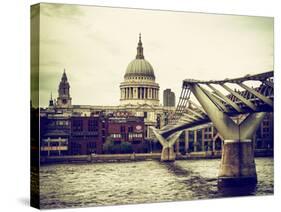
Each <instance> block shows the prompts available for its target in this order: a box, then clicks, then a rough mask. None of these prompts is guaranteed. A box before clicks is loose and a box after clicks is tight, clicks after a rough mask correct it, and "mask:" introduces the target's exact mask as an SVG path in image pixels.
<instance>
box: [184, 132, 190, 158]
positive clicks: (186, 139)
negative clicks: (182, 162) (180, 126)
mask: <svg viewBox="0 0 281 212" xmlns="http://www.w3.org/2000/svg"><path fill="white" fill-rule="evenodd" d="M184 141H185V142H184V143H185V146H184V147H185V152H186V153H188V149H189V144H188V142H189V130H185V139H184Z"/></svg>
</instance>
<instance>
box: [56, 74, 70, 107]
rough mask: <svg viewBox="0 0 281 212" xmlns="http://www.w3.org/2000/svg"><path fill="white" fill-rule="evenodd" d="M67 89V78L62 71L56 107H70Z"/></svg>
mask: <svg viewBox="0 0 281 212" xmlns="http://www.w3.org/2000/svg"><path fill="white" fill-rule="evenodd" d="M69 88H70V86H69V83H68V81H67V76H66V73H65V69H64V71H63V74H62V77H61V81H60V84H59V89H58V93H59V95H58V101H57V107H60V108H68V107H70V106H71V97H70V93H69Z"/></svg>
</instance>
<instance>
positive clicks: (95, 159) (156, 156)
mask: <svg viewBox="0 0 281 212" xmlns="http://www.w3.org/2000/svg"><path fill="white" fill-rule="evenodd" d="M272 156H273V151H272V150H255V157H272ZM160 157H161V153H138V154H134V153H133V154H110V155H109V154H108V155H107V154H91V155H68V156H47V157H40V163H41V164H42V165H44V164H57V163H58V164H60V163H107V162H130V161H143V160H160ZM220 157H221V151H215V152H211V151H208V152H191V153H187V154H185V155H183V154H177V155H176V160H200V159H217V158H220Z"/></svg>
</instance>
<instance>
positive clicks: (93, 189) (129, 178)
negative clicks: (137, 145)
mask: <svg viewBox="0 0 281 212" xmlns="http://www.w3.org/2000/svg"><path fill="white" fill-rule="evenodd" d="M219 164H220V160H217V159H212V160H180V161H175V162H174V163H161V162H159V161H140V162H124V163H122V162H118V163H97V164H59V165H47V166H41V168H40V190H41V191H40V192H41V196H40V202H41V207H42V208H62V207H86V206H98V205H115V204H129V203H130V204H134V203H150V202H163V201H176V200H178V201H179V200H196V199H208V198H221V197H228V196H237V195H238V196H240V195H272V194H273V159H272V158H257V159H256V167H257V174H258V184H257V187H256V188H255V189H254V190H251V191H247V192H246V193H239V192H236V191H234V190H230V191H228V192H224V191H221V190H218V188H217V174H218V167H219Z"/></svg>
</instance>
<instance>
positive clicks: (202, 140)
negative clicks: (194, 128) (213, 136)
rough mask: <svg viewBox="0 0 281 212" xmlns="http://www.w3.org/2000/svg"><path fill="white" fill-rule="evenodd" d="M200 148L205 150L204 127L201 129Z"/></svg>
mask: <svg viewBox="0 0 281 212" xmlns="http://www.w3.org/2000/svg"><path fill="white" fill-rule="evenodd" d="M201 142H202V143H201V150H202V152H204V151H205V129H204V128H203V129H202V131H201Z"/></svg>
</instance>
